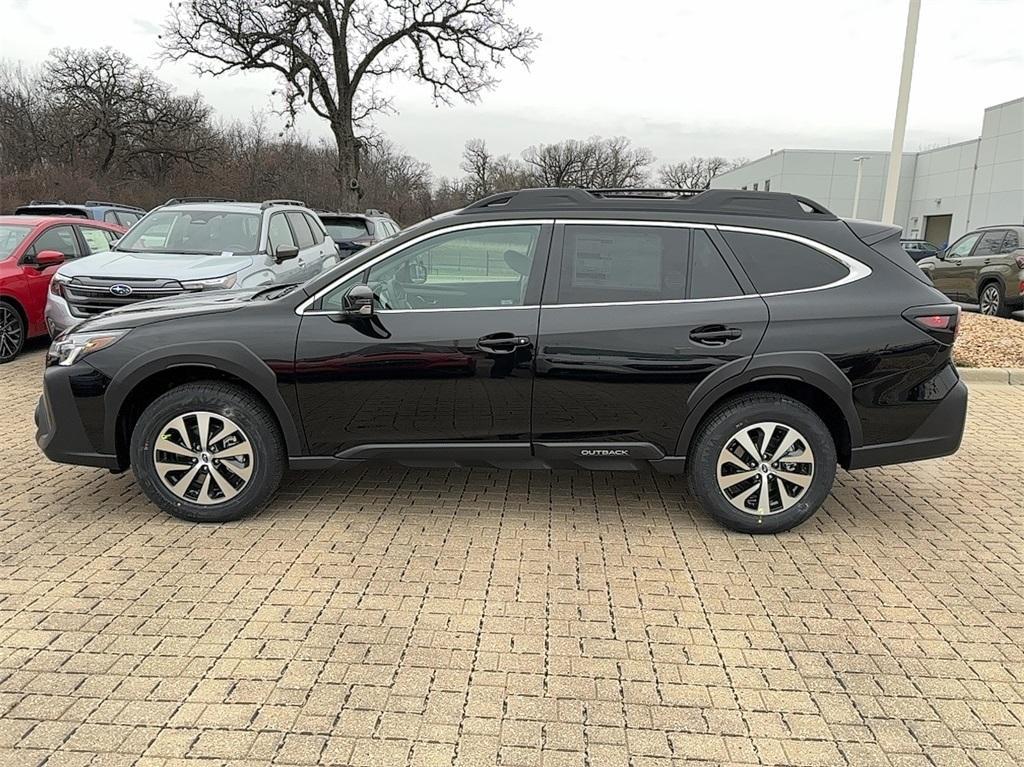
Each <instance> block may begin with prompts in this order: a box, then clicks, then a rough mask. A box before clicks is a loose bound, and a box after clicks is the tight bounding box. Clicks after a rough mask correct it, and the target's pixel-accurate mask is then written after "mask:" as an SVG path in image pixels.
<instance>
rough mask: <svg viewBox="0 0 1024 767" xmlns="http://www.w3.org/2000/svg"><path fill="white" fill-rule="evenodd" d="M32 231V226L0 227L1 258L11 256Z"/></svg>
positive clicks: (4, 225) (11, 225) (5, 225)
mask: <svg viewBox="0 0 1024 767" xmlns="http://www.w3.org/2000/svg"><path fill="white" fill-rule="evenodd" d="M31 231H32V227H30V226H18V225H17V224H2V225H0V258H7V257H8V256H9V255H11V253H13V252H14V249H15V248H17V247H18V246H19V245H21V243H22V241H23V240H24V239H25V238H26V237H28V233H29V232H31Z"/></svg>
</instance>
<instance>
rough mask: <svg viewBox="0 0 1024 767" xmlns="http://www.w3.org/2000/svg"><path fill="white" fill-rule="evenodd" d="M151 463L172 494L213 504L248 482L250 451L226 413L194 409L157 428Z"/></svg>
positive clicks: (230, 497) (253, 454) (241, 434)
mask: <svg viewBox="0 0 1024 767" xmlns="http://www.w3.org/2000/svg"><path fill="white" fill-rule="evenodd" d="M153 463H154V465H155V467H156V472H157V475H158V476H159V477H160V481H161V482H162V483H163V485H164V487H166V488H167V489H168V490H170V491H171V492H172V493H174V494H175V495H176V496H178V497H179V498H181V499H183V500H186V501H189V502H190V503H196V504H199V505H202V506H214V505H216V504H219V503H224V502H225V501H229V500H231V499H232V498H234V497H235V496H236V495H238V494H239V493H240V492H242V490H244V489H245V487H246V485H248V484H249V479H250V478H251V477H252V471H253V467H254V465H255V451H254V450H253V447H252V443H250V441H249V438H248V437H247V436H246V434H245V432H244V431H242V429H241V428H240V427H239V426H238V424H236V423H235V422H234V421H232V420H231V419H230V418H226V417H225V416H222V415H220V414H218V413H211V412H208V411H197V412H190V413H185V414H184V415H180V416H178V417H176V418H173V419H172V420H171V421H169V422H168V423H167V424H166V425H165V426H164V427H163V429H161V430H160V434H159V436H158V437H157V439H156V444H155V445H154V447H153Z"/></svg>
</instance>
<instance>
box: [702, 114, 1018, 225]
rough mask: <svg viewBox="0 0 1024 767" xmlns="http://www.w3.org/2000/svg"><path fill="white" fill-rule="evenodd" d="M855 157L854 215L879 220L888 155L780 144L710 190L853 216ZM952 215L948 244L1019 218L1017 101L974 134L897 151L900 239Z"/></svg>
mask: <svg viewBox="0 0 1024 767" xmlns="http://www.w3.org/2000/svg"><path fill="white" fill-rule="evenodd" d="M862 156H863V157H867V158H868V159H867V160H865V161H864V162H863V178H862V182H861V193H860V202H859V204H858V206H857V217H858V218H864V219H870V220H879V219H880V218H881V216H882V198H883V194H884V188H885V177H886V174H887V173H888V169H889V168H888V165H889V153H888V152H871V151H864V152H860V151H828V150H815V149H783V150H780V151H778V152H774V153H773V154H769V155H767V156H766V157H761V158H759V159H757V160H753V161H752V162H749V163H747V164H745V165H743V166H742V167H739V168H736V169H735V170H731V171H729V172H728V173H723V174H722V175H721V176H718V177H717V178H715V179H714V180H713V181H712V183H711V186H712V187H714V188H717V189H730V188H731V189H739V188H742V187H747V188H748V189H753V188H754V184H757V188H758V189H759V190H761V191H763V190H764V189H765V181H768V183H769V187H770V191H772V192H793V193H795V194H801V195H804V196H806V197H810V198H811V199H814V200H816V201H818V202H820V203H821V204H822V205H824V206H825V207H827V208H828V209H829V210H831V211H832V212H833V213H835V214H836V215H837V216H843V217H850V216H852V214H853V194H854V188H855V186H856V182H857V163H855V162H854V161H853V159H854V158H855V157H862ZM941 215H949V216H951V217H952V222H951V227H950V241H952V240H954V239H956V238H957V237H959V236H960V235H961V234H963V233H964V232H967V231H969V230H971V229H976V228H978V227H980V226H988V225H992V224H1007V223H1022V222H1024V98H1021V99H1017V100H1015V101H1009V102H1007V103H1005V104H997V105H996V106H992V107H989V108H988V109H986V110H985V116H984V120H983V123H982V133H981V137H980V138H978V139H972V140H970V141H962V142H960V143H958V144H951V145H949V146H945V147H940V148H938V149H931V150H928V151H924V152H908V153H905V154H904V155H903V163H902V166H901V169H900V186H899V192H898V194H897V197H896V223H898V224H900V225H902V226H903V229H904V231H905V232H906V233H907V236H908V237H920V236H923V234H924V227H925V217H927V216H941Z"/></svg>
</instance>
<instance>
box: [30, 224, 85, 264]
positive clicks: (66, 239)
mask: <svg viewBox="0 0 1024 767" xmlns="http://www.w3.org/2000/svg"><path fill="white" fill-rule="evenodd" d="M44 250H55V251H57V252H58V253H63V254H64V258H75V257H77V256H80V255H82V251H81V249H80V248H79V247H78V238H77V237H75V230H74V229H72V228H71V227H70V226H51V227H50V228H49V229H47V230H46V231H45V232H43V233H42V234H41V235H39V236H38V237H36V241H35V242H34V243H32V253H33V254H39V253H42V252H43V251H44Z"/></svg>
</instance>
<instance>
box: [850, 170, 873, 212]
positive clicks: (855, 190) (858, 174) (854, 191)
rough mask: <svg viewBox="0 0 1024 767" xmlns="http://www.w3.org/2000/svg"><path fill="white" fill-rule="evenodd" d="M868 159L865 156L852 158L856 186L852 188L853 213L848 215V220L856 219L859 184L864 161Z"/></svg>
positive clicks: (862, 173) (858, 202) (858, 203)
mask: <svg viewBox="0 0 1024 767" xmlns="http://www.w3.org/2000/svg"><path fill="white" fill-rule="evenodd" d="M870 159H871V158H870V157H868V156H867V155H861V156H860V157H854V158H853V161H854V162H855V163H857V186H855V187H854V188H853V213H851V214H850V218H857V208H858V207H859V206H860V182H861V180H862V179H863V178H864V161H865V160H870Z"/></svg>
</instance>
